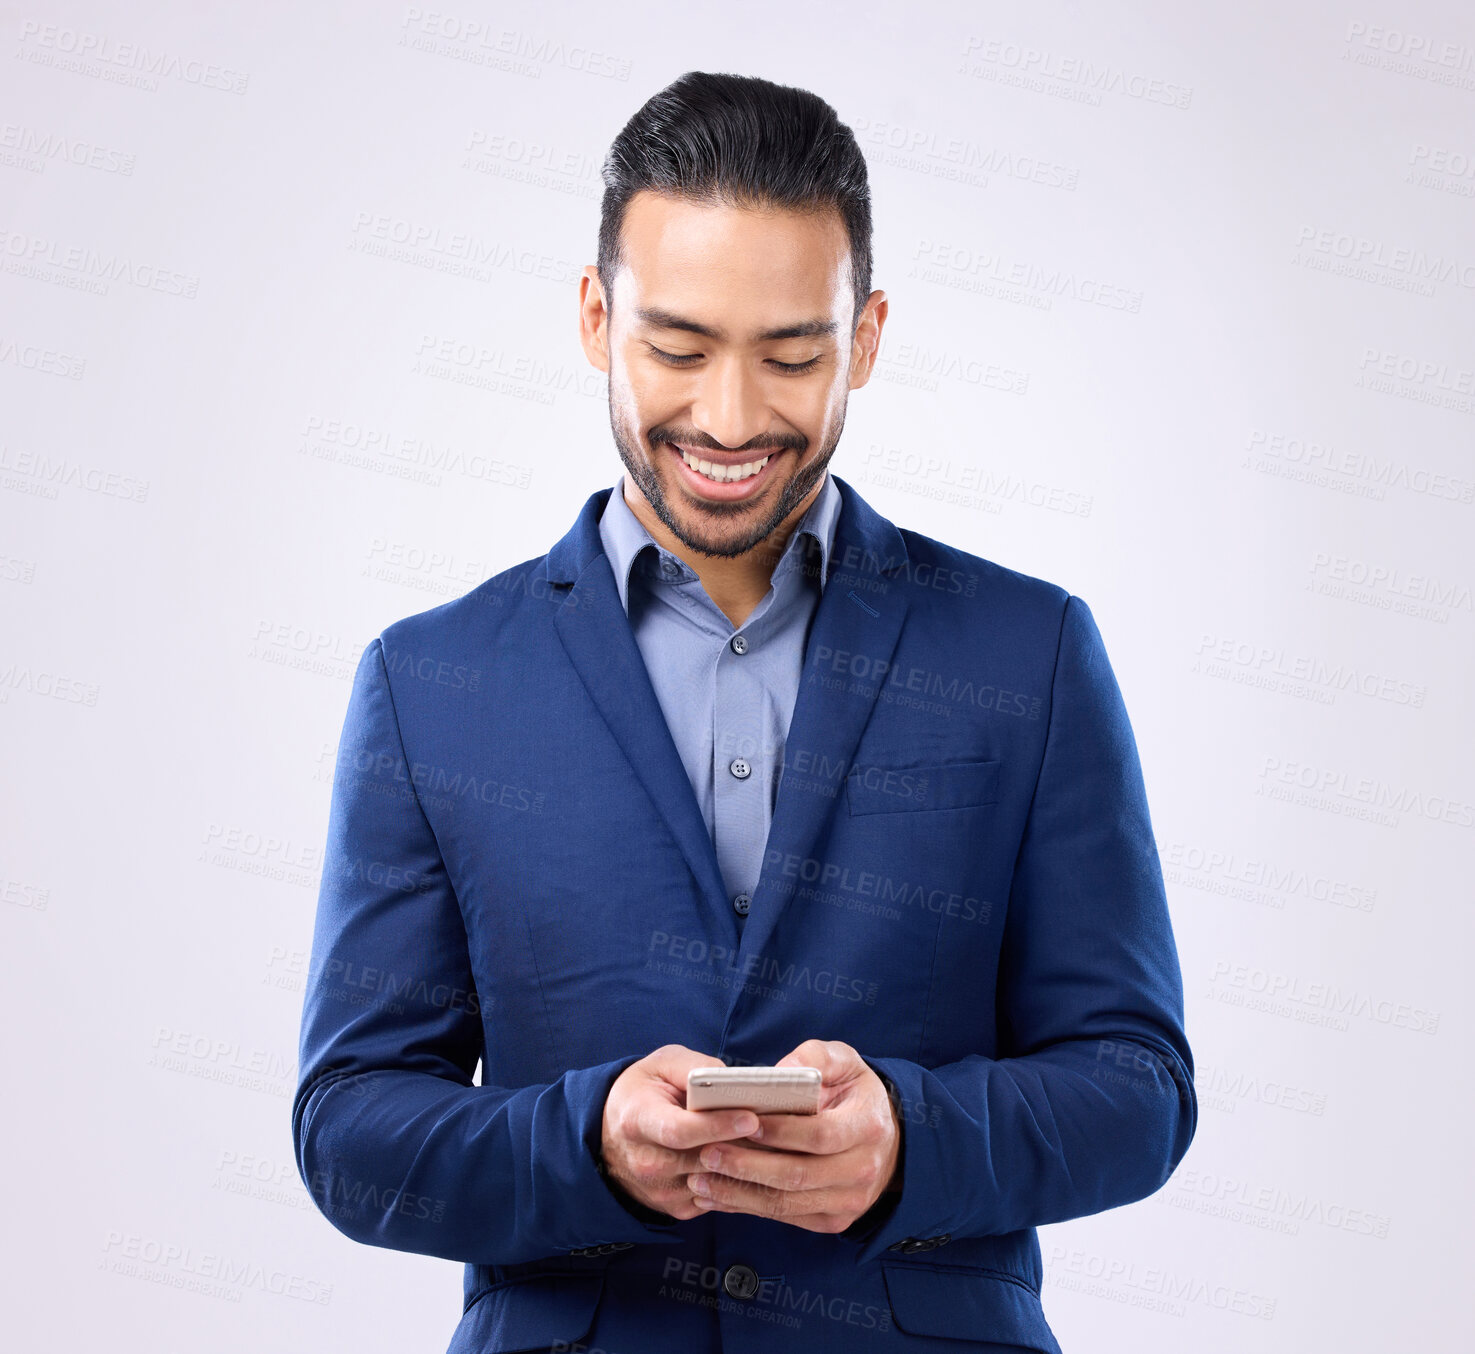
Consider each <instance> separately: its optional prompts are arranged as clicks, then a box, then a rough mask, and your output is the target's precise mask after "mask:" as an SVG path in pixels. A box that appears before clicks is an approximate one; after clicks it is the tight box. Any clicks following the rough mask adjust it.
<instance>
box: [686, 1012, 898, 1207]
mask: <svg viewBox="0 0 1475 1354" xmlns="http://www.w3.org/2000/svg"><path fill="white" fill-rule="evenodd" d="M776 1065H777V1066H779V1067H817V1068H819V1070H820V1073H821V1075H822V1077H823V1080H822V1082H821V1086H820V1109H819V1113H818V1114H764V1115H760V1116H759V1119H760V1121H761V1123H760V1127H759V1129H758V1131H757V1132H756V1133H751V1134H748V1135H747V1136H748V1137H750V1138H753V1139H756V1140H758V1141H759V1142H761V1143H762V1146H749V1145H748V1144H746V1143H736V1142H731V1141H724V1142H720V1143H717V1142H714V1143H713V1144H712V1145H709V1146H707V1147H704V1148H702V1149H701V1151H700V1152H699V1153H697V1156H698V1157H699V1159H700V1161H701V1164H702V1167H704V1168H705V1171H699V1172H698V1173H697V1174H695V1175H692V1176H691V1177H690V1181H689V1184H690V1186H691V1188H692V1190H693V1191H694V1192H695V1193H696V1195H697V1204H698V1207H699V1211H704V1212H705V1211H711V1212H717V1213H752V1214H755V1215H756V1216H758V1217H762V1218H775V1219H777V1220H778V1221H780V1222H788V1223H792V1224H793V1225H794V1226H795V1227H802V1228H804V1229H805V1230H806V1231H810V1232H843V1231H844V1230H845V1229H846V1228H847V1227H849V1226H850V1225H851V1224H852V1223H853V1222H854V1221H855V1220H856V1219H857V1218H859V1217H861V1216H862V1215H863V1214H864V1213H866V1212H867V1210H869V1209H870V1207H871V1205H872V1204H874V1203H875V1202H876V1200H877V1199H879V1198H880V1197H881V1195H882V1194H883V1193H884V1192H885V1191H886V1190H887V1189H888V1188H892V1187H893V1181H894V1180H895V1177H896V1172H897V1165H898V1162H899V1160H900V1155H901V1131H900V1126H899V1125H898V1123H897V1121H896V1112H895V1110H894V1109H893V1107H892V1104H891V1097H890V1096H889V1095H888V1094H887V1093H886V1087H885V1085H884V1083H883V1082H882V1081H881V1078H880V1077H878V1076H877V1075H876V1074H875V1072H873V1071H872V1070H871V1069H870V1067H868V1066H867V1065H866V1063H865V1061H864V1060H863V1059H862V1058H861V1056H860V1054H859V1053H857V1052H856V1051H855V1050H854V1049H853V1048H851V1047H850V1045H849V1044H843V1043H841V1042H839V1041H838V1040H833V1039H832V1040H829V1041H826V1040H822V1039H807V1040H805V1042H804V1043H802V1044H800V1045H799V1047H798V1048H796V1049H795V1050H794V1051H793V1052H792V1053H790V1054H789V1055H788V1056H787V1057H785V1058H784V1059H783V1060H782V1061H780V1062H779V1063H777V1064H776ZM737 1136H742V1135H741V1134H739V1135H737Z"/></svg>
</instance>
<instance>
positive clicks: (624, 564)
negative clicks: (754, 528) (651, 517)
mask: <svg viewBox="0 0 1475 1354" xmlns="http://www.w3.org/2000/svg"><path fill="white" fill-rule="evenodd" d="M839 517H840V490H839V488H838V486H837V485H836V484H835V477H834V476H833V475H831V474H830V473H829V471H828V470H826V472H825V482H824V486H823V487H822V488H821V489H820V491H819V494H818V496H817V497H816V498H815V500H814V502H813V503H811V504H810V505H809V507H808V508H807V509H806V510H805V513H804V516H803V517H801V518H800V519H799V525H798V526H796V527H795V528H794V533H793V535H792V536H790V537H789V542H788V544H787V545H786V546H785V547H784V553H783V554H782V555H781V556H780V557H779V561H778V563H777V565H775V566H774V577H775V578H777V577H778V576H779V574H780V573H781V572H782V571H784V570H787V569H791V568H795V567H797V566H798V565H800V564H802V563H803V560H802V558H801V557H800V551H801V550H805V549H808V548H809V545H808V543H809V542H810V541H812V542H813V544H814V545H815V546H817V547H818V549H819V559H820V567H819V576H818V579H817V580H816V581H817V583H818V585H819V588H820V591H821V592H823V591H824V585H825V580H826V579H827V578H828V577H829V573H830V550H831V548H832V546H833V545H834V542H835V523H836V522H837V521H838V520H839ZM599 538H600V540H601V541H602V542H603V543H604V553H605V554H606V555H607V556H609V563H610V568H611V569H612V570H613V571H614V575H615V585H616V587H618V589H619V593H620V605H621V606H622V607H624V608H625V614H626V615H629V613H630V571H631V570H632V569H633V568H634V567H635V562H636V560H637V559H638V558H639V557H640V555H641V553H642V552H643V551H644V550H645V549H646V547H649V548H650V549H652V550H654V551H655V552H656V554H657V555H658V556H659V558H660V564H659V565H658V566H657V567H658V569H659V570H661V571H662V572H661V573H658V574H656V575H655V577H656V580H657V581H658V582H670V583H674V584H681V583H690V582H693V581H694V580H695V579H696V577H697V575H696V572H695V570H693V569H692V568H691V566H690V565H689V564H687V562H686V561H685V560H683V559H682V558H681V557H680V556H679V555H674V554H672V553H671V552H670V551H669V550H667V549H665V548H664V547H663V546H662V545H661V544H660V543H659V542H658V541H657V540H656V539H655V538H654V537H653V536H652V535H651V534H650V532H649V531H647V530H646V529H645V524H644V523H643V522H642V521H641V520H640V519H639V518H638V517H636V515H635V514H634V513H633V512H631V511H630V505H629V504H628V503H626V502H625V477H624V475H623V474H622V475H621V476H620V478H619V479H618V480H616V481H615V487H614V489H613V491H612V492H611V493H610V496H609V499H608V501H607V502H606V503H605V506H604V512H603V513H602V514H601V515H600V518H599ZM668 566H674V572H673V573H672V574H671V576H669V577H667V576H666V574H665V571H666V570H667V568H668Z"/></svg>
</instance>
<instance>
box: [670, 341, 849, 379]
mask: <svg viewBox="0 0 1475 1354" xmlns="http://www.w3.org/2000/svg"><path fill="white" fill-rule="evenodd" d="M645 346H646V347H647V348H648V349H649V350H650V354H651V356H652V357H655V358H658V359H659V360H660V361H662V362H664V363H666V365H667V366H671V367H689V366H690V365H691V364H692V363H693V362H700V361H701V360H702V355H701V354H700V353H668V352H665V351H664V350H662V349H660V348H657V347H656V346H655V344H653V343H647V344H646V345H645ZM768 361H769V365H770V366H771V367H773V368H774V369H775V370H776V371H781V372H783V373H784V374H785V375H787V376H798V375H800V374H801V373H803V372H806V371H810V370H812V369H813V368H814V367H817V366H819V363H820V359H819V358H818V357H811V358H810V359H809V361H808V362H780V361H778V360H777V359H776V358H769V360H768Z"/></svg>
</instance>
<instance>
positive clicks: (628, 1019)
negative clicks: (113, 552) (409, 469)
mask: <svg viewBox="0 0 1475 1354" xmlns="http://www.w3.org/2000/svg"><path fill="white" fill-rule="evenodd" d="M605 178H606V185H607V191H606V194H605V198H604V203H603V218H602V222H601V230H600V248H599V264H598V266H597V267H591V268H587V269H585V272H584V276H583V279H582V281H581V284H580V304H581V311H580V320H581V338H582V341H583V345H584V349H585V352H586V353H587V354H588V356H589V359H590V361H591V362H593V363H594V364H595V365H596V366H597V367H599V368H600V369H601V370H604V371H606V372H607V373H608V375H609V392H610V393H609V402H610V421H611V428H612V431H613V434H614V440H615V443H616V446H617V447H618V449H619V453H620V457H621V460H622V462H623V464H624V474H623V476H622V477H621V478H620V480H619V481H618V482H617V484H616V485H615V486H614V488H613V489H602V490H599V491H598V492H596V493H594V494H592V495H590V496H589V498H588V499H587V500H586V501H585V503H584V506H583V509H582V511H581V512H580V514H579V516H578V519H577V521H576V522H575V523H574V525H573V527H572V529H571V530H570V531H569V532H568V534H567V535H565V536H564V537H563V539H562V540H560V541H559V542H558V543H557V544H556V545H555V546H554V547H553V549H552V550H551V551H550V552H549V553H548V554H546V555H543V556H540V557H538V558H536V559H533V560H529V561H526V562H524V563H522V564H520V565H517V566H516V567H514V568H511V569H509V570H507V571H506V572H504V573H502V574H500V575H498V576H497V577H495V578H492V579H489V580H488V581H487V582H485V583H483V584H482V585H480V586H479V587H477V588H475V589H473V590H472V591H471V592H469V593H468V594H467V595H466V596H464V597H462V598H460V599H458V600H456V601H453V602H450V603H447V604H446V605H444V606H440V607H436V608H434V609H433V610H430V611H426V612H423V613H421V614H419V615H416V616H411V617H409V618H407V619H404V620H401V621H398V622H396V623H395V624H392V625H390V626H389V627H388V628H387V629H385V630H384V631H383V633H382V634H381V635H380V636H379V637H377V638H376V639H374V640H372V641H371V642H370V643H369V645H368V647H367V648H366V649H365V651H364V654H363V657H362V659H361V661H360V664H359V667H358V672H357V675H356V677H355V680H354V686H353V691H352V694H351V696H350V700H349V707H348V714H347V718H346V721H345V725H344V730H343V738H342V742H341V744H340V748H339V757H338V766H337V774H336V779H335V782H334V789H333V802H332V812H331V822H330V827H329V842H328V853H327V857H326V861H325V866H324V872H323V881H322V894H321V898H320V901H319V908H318V916H317V928H316V933H315V937H314V944H313V958H312V963H311V966H310V980H309V985H308V990H307V995H306V1000H305V1004H304V1008H303V1024H302V1046H301V1060H300V1081H299V1085H298V1088H297V1094H296V1098H295V1101H294V1105H293V1115H292V1128H293V1135H294V1140H295V1144H296V1151H297V1160H298V1164H299V1168H300V1170H301V1172H302V1176H303V1179H304V1181H305V1182H306V1183H307V1185H308V1187H309V1188H310V1190H311V1191H312V1194H313V1197H314V1198H315V1199H316V1200H317V1202H318V1204H319V1206H320V1207H321V1208H322V1209H323V1211H324V1213H325V1214H326V1215H327V1216H328V1217H329V1218H330V1219H331V1220H332V1221H333V1223H334V1224H335V1225H336V1226H337V1227H338V1228H339V1229H340V1230H342V1231H343V1232H344V1233H345V1234H347V1235H348V1236H350V1237H353V1238H354V1239H356V1240H359V1241H362V1242H366V1243H369V1244H372V1245H379V1246H387V1247H392V1248H395V1249H399V1250H406V1251H414V1252H418V1253H420V1254H425V1255H435V1256H441V1257H444V1258H447V1259H453V1260H458V1261H461V1262H463V1263H464V1265H465V1271H464V1273H465V1306H464V1311H463V1316H462V1318H461V1321H460V1324H459V1326H458V1327H457V1328H456V1332H455V1335H454V1337H453V1339H452V1341H451V1344H450V1349H451V1351H453V1352H456V1351H471V1350H477V1351H482V1350H534V1349H536V1350H555V1349H560V1350H584V1351H590V1350H604V1351H610V1352H611V1354H647V1352H649V1351H671V1352H672V1354H676V1352H677V1351H680V1352H681V1354H692V1352H693V1351H698V1352H700V1351H717V1350H724V1351H743V1352H746V1351H752V1350H757V1349H759V1348H762V1349H765V1350H767V1349H780V1350H794V1351H798V1350H804V1351H813V1350H816V1349H821V1350H847V1351H849V1350H871V1349H876V1350H880V1349H918V1350H922V1349H937V1350H954V1349H957V1348H959V1342H971V1344H972V1346H973V1347H975V1348H980V1349H990V1348H1008V1349H1014V1348H1024V1349H1032V1350H1045V1351H1055V1350H1058V1345H1057V1344H1056V1341H1055V1338H1054V1336H1053V1335H1052V1333H1051V1331H1050V1329H1049V1326H1048V1324H1047V1323H1046V1321H1045V1317H1044V1314H1043V1310H1042V1307H1041V1302H1040V1285H1041V1280H1042V1272H1041V1270H1042V1267H1041V1259H1040V1250H1039V1244H1038V1241H1037V1238H1036V1232H1035V1228H1036V1227H1037V1226H1038V1225H1040V1224H1042V1223H1050V1222H1058V1221H1062V1220H1065V1219H1068V1218H1074V1217H1079V1216H1082V1215H1085V1214H1089V1213H1094V1212H1098V1211H1100V1210H1102V1209H1106V1208H1111V1207H1114V1206H1117V1205H1120V1204H1124V1203H1128V1202H1131V1201H1133V1200H1137V1199H1141V1198H1143V1197H1144V1196H1146V1195H1148V1194H1150V1193H1151V1192H1152V1191H1154V1190H1155V1189H1157V1188H1158V1187H1159V1186H1161V1185H1162V1184H1163V1182H1164V1181H1165V1180H1166V1179H1167V1177H1168V1175H1169V1174H1170V1173H1171V1172H1172V1170H1173V1169H1174V1167H1175V1166H1176V1165H1177V1163H1178V1162H1179V1160H1180V1159H1181V1158H1182V1155H1183V1153H1184V1152H1185V1151H1186V1149H1187V1147H1188V1144H1189V1142H1190V1140H1191V1138H1192V1136H1193V1132H1194V1126H1195V1123H1196V1117H1197V1105H1196V1101H1195V1097H1194V1091H1193V1084H1192V1075H1193V1064H1192V1056H1191V1053H1190V1050H1189V1047H1188V1044H1187V1041H1186V1038H1185V1035H1184V1030H1183V1015H1182V990H1181V981H1180V976H1179V971H1178V963H1177V956H1176V952H1175V947H1174V941H1173V935H1172V931H1171V927H1170V924H1169V918H1168V913H1167V907H1166V902H1165V898H1164V893H1163V885H1162V876H1161V871H1160V869H1159V865H1158V860H1157V855H1156V849H1155V844H1154V840H1153V835H1152V828H1151V824H1150V821H1149V816H1148V809H1147V803H1146V798H1145V794H1144V788H1143V782H1142V776H1141V772H1140V769H1139V764H1138V759H1137V752H1136V748H1135V744H1134V740H1133V737H1132V733H1131V728H1130V726H1129V723H1128V720H1127V715H1126V712H1125V709H1124V707H1123V703H1122V699H1121V695H1120V692H1119V690H1118V687H1117V684H1116V682H1115V679H1114V678H1113V676H1112V672H1111V668H1110V666H1109V664H1108V662H1107V657H1106V653H1105V650H1104V648H1103V645H1102V641H1101V637H1100V634H1099V633H1098V630H1097V628H1096V625H1095V622H1094V620H1093V618H1092V615H1091V612H1090V611H1089V610H1088V608H1087V607H1086V605H1085V603H1084V602H1082V601H1081V600H1080V599H1079V598H1077V597H1074V596H1072V595H1070V594H1069V593H1067V592H1066V591H1065V590H1064V589H1061V588H1059V587H1056V586H1055V585H1053V584H1050V583H1047V582H1044V581H1041V580H1039V579H1036V578H1031V577H1028V576H1026V575H1023V574H1019V573H1016V572H1013V571H1011V570H1009V569H1006V568H1004V567H1001V566H1000V565H997V564H994V563H991V562H989V561H987V560H985V559H982V558H980V557H978V556H976V555H972V554H969V553H967V552H966V551H963V550H961V549H958V548H955V547H952V546H948V545H945V544H943V543H941V542H939V541H935V540H932V539H930V538H928V537H925V536H922V535H920V534H918V533H916V532H912V531H907V530H904V529H900V528H898V527H896V526H893V525H892V524H891V523H890V522H889V521H887V520H886V519H885V518H883V517H881V516H880V515H879V514H878V513H877V512H876V511H875V510H874V509H873V508H871V507H870V506H869V505H868V504H866V503H865V502H864V501H863V500H862V499H861V497H860V496H859V495H858V494H857V493H856V492H855V490H854V489H853V488H852V487H851V486H850V485H848V484H847V483H846V482H845V481H844V480H842V479H841V478H839V477H838V476H835V475H833V474H831V473H830V470H829V462H830V459H831V457H832V456H833V454H834V452H835V449H836V447H837V445H838V443H839V438H840V432H841V429H842V427H843V424H844V417H845V407H846V400H847V398H848V395H849V392H850V391H851V390H854V389H858V388H859V387H861V386H862V385H864V384H865V383H866V381H867V379H868V378H869V376H870V373H871V370H872V366H873V364H874V362H875V358H876V351H877V346H878V344H879V341H880V337H881V331H882V327H883V325H884V324H885V321H886V315H887V301H886V297H885V294H884V293H883V292H881V291H872V290H871V289H870V208H869V195H868V194H869V190H868V187H867V181H866V174H865V164H864V160H863V158H862V156H861V154H860V151H859V149H858V147H857V146H856V144H855V141H854V138H853V137H852V135H851V134H850V132H849V131H848V130H847V129H846V128H844V127H843V126H842V125H841V124H840V123H839V122H838V120H837V118H836V117H835V114H834V111H833V109H831V108H830V107H829V105H828V104H826V103H824V102H823V101H822V100H820V99H818V98H816V97H815V96H814V95H812V94H809V93H807V92H805V91H802V90H796V89H790V88H786V87H781V86H778V85H774V84H771V83H769V82H766V81H763V80H756V79H745V78H739V77H736V76H726V75H721V76H719V75H706V74H699V73H690V74H688V75H685V76H683V77H682V78H681V79H679V80H677V81H676V82H675V83H674V84H673V85H671V86H670V87H669V88H667V89H666V90H663V91H662V92H661V93H660V94H658V95H656V96H655V97H654V98H653V99H652V100H650V102H648V103H647V104H646V105H645V106H644V107H643V108H642V109H641V110H640V111H639V112H638V113H637V114H636V115H635V117H634V118H632V119H631V121H630V123H629V124H628V125H627V126H626V127H625V128H624V130H623V131H622V132H621V134H620V136H619V138H618V139H617V140H616V142H615V144H614V146H613V148H612V149H611V152H610V155H609V158H608V160H607V162H606V167H605ZM545 454H546V455H547V456H548V457H549V458H550V462H551V460H552V458H556V457H557V456H558V455H559V454H560V449H559V448H557V447H549V448H547V449H546V451H545ZM478 1062H480V1063H481V1069H482V1070H481V1078H480V1083H479V1084H478V1083H477V1082H476V1081H475V1080H474V1073H475V1071H476V1067H477V1064H478ZM723 1062H726V1063H729V1064H732V1065H760V1066H763V1065H769V1064H777V1065H779V1066H789V1067H792V1066H799V1065H804V1066H810V1067H816V1068H819V1069H820V1071H821V1073H822V1078H823V1087H822V1097H823V1098H822V1104H821V1108H820V1110H819V1112H818V1113H817V1114H814V1115H812V1116H801V1115H783V1114H771V1113H768V1114H754V1113H752V1112H750V1111H748V1110H708V1111H698V1110H689V1109H687V1108H686V1105H685V1089H686V1076H687V1073H688V1071H689V1070H690V1069H692V1068H694V1067H699V1066H710V1065H715V1064H718V1063H723Z"/></svg>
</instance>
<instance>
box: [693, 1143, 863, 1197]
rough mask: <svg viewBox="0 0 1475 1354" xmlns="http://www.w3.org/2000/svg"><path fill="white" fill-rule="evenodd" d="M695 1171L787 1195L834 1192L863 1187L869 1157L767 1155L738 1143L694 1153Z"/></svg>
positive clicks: (856, 1154) (855, 1152)
mask: <svg viewBox="0 0 1475 1354" xmlns="http://www.w3.org/2000/svg"><path fill="white" fill-rule="evenodd" d="M697 1157H698V1160H699V1164H698V1165H697V1166H696V1167H695V1169H696V1170H698V1171H705V1172H710V1173H711V1174H714V1175H720V1176H725V1177H727V1178H729V1179H732V1180H746V1181H749V1182H751V1183H752V1184H756V1185H766V1186H768V1187H770V1188H773V1189H781V1190H788V1191H791V1192H792V1191H798V1190H810V1189H835V1188H845V1187H849V1186H852V1185H861V1184H864V1183H866V1181H865V1179H864V1177H865V1176H866V1174H867V1162H868V1160H869V1157H868V1154H867V1153H865V1152H864V1151H863V1150H860V1149H856V1150H853V1151H848V1152H840V1153H838V1154H835V1155H829V1156H816V1155H811V1154H809V1153H805V1152H769V1151H764V1150H763V1149H762V1148H754V1147H743V1146H740V1145H739V1144H737V1143H721V1144H715V1143H714V1144H712V1145H710V1146H707V1147H704V1148H702V1149H701V1151H700V1152H698V1153H697Z"/></svg>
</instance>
